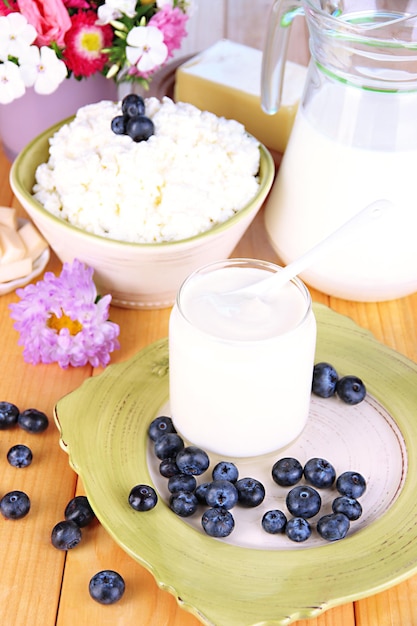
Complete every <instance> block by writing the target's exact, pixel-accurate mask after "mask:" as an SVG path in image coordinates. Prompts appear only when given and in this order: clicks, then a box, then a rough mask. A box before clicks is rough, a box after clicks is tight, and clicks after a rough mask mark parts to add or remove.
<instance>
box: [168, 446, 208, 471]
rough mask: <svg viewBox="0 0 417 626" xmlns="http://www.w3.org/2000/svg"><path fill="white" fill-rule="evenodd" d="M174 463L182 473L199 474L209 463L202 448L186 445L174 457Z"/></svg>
mask: <svg viewBox="0 0 417 626" xmlns="http://www.w3.org/2000/svg"><path fill="white" fill-rule="evenodd" d="M175 461H176V464H177V465H178V468H179V470H180V472H182V473H183V474H193V476H200V474H203V473H204V472H205V471H206V469H207V468H208V466H209V465H210V459H209V457H208V455H207V453H206V452H204V450H202V449H201V448H198V447H197V446H187V447H186V448H183V449H182V450H180V451H179V452H178V454H177V456H176V457H175Z"/></svg>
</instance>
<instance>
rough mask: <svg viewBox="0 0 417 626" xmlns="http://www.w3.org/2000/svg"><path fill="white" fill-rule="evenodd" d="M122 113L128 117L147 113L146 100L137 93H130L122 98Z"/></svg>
mask: <svg viewBox="0 0 417 626" xmlns="http://www.w3.org/2000/svg"><path fill="white" fill-rule="evenodd" d="M122 113H123V115H126V116H128V117H136V116H137V115H143V114H144V113H145V101H144V99H143V98H142V96H139V95H138V94H136V93H129V94H128V95H127V96H125V97H124V98H123V100H122Z"/></svg>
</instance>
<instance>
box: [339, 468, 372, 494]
mask: <svg viewBox="0 0 417 626" xmlns="http://www.w3.org/2000/svg"><path fill="white" fill-rule="evenodd" d="M336 489H337V490H338V492H339V493H340V494H341V495H342V496H348V497H349V498H355V499H357V498H360V497H361V496H362V495H363V494H364V493H365V490H366V481H365V479H364V477H363V476H362V474H359V473H358V472H343V474H340V476H339V477H338V479H337V481H336Z"/></svg>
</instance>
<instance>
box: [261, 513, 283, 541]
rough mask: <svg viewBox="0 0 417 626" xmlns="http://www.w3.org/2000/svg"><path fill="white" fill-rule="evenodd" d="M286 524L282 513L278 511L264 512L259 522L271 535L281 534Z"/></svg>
mask: <svg viewBox="0 0 417 626" xmlns="http://www.w3.org/2000/svg"><path fill="white" fill-rule="evenodd" d="M286 523H287V518H286V517H285V515H284V513H283V512H282V511H280V510H279V509H275V510H271V511H266V513H264V515H263V517H262V521H261V524H262V528H263V529H264V530H265V531H266V532H267V533H270V534H271V535H276V534H278V533H283V532H284V530H285V525H286Z"/></svg>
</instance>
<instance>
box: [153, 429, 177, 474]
mask: <svg viewBox="0 0 417 626" xmlns="http://www.w3.org/2000/svg"><path fill="white" fill-rule="evenodd" d="M183 447H184V441H183V439H182V438H181V437H180V436H179V435H177V433H166V434H165V435H161V436H160V437H158V439H157V440H156V441H155V443H154V451H155V455H156V456H157V457H158V459H160V460H161V461H162V460H163V459H174V458H176V456H177V454H178V452H179V451H180V450H182V448H183ZM180 471H182V470H180Z"/></svg>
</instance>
